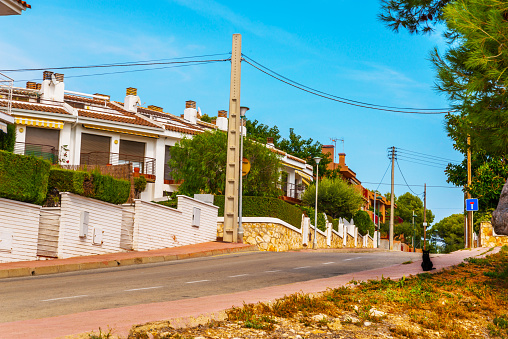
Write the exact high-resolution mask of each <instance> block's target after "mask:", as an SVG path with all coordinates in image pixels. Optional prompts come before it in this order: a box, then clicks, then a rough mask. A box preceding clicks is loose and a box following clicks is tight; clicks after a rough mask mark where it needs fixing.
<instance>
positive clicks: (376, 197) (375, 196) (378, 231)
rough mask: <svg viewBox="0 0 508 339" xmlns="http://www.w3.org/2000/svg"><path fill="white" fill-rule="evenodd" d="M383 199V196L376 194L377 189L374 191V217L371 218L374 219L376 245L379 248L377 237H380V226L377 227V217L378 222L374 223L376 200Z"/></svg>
mask: <svg viewBox="0 0 508 339" xmlns="http://www.w3.org/2000/svg"><path fill="white" fill-rule="evenodd" d="M378 199H379V200H383V196H377V191H374V217H373V218H372V219H374V229H377V247H378V248H379V238H380V237H381V230H380V227H379V223H380V221H379V218H378V219H377V220H378V222H377V224H376V217H377V215H376V200H378Z"/></svg>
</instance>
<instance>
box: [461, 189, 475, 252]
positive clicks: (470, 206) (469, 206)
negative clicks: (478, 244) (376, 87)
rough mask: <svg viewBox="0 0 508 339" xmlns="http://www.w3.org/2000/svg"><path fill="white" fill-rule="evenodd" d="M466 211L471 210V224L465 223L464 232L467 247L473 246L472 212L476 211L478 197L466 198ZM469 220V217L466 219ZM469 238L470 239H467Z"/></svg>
mask: <svg viewBox="0 0 508 339" xmlns="http://www.w3.org/2000/svg"><path fill="white" fill-rule="evenodd" d="M466 211H467V212H471V225H467V227H466V231H467V234H464V236H465V238H466V239H468V241H467V247H469V248H473V247H474V246H473V241H472V239H473V212H476V211H478V199H477V198H473V199H466ZM468 221H469V219H468ZM469 239H471V241H469Z"/></svg>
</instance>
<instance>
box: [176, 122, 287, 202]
mask: <svg viewBox="0 0 508 339" xmlns="http://www.w3.org/2000/svg"><path fill="white" fill-rule="evenodd" d="M226 149H227V134H226V133H224V132H222V131H218V130H217V131H206V132H204V133H202V134H198V135H195V136H194V137H193V138H192V139H188V138H184V139H182V140H180V142H179V143H178V144H176V145H175V146H174V147H171V149H170V154H171V160H170V161H169V167H170V168H171V169H172V172H171V174H172V176H173V178H174V179H175V180H183V183H182V184H181V185H180V187H179V189H178V192H179V193H181V194H185V195H193V194H195V193H210V194H224V188H225V185H226V181H225V180H226V159H227V154H226ZM244 157H246V158H247V159H249V161H250V163H251V169H250V172H249V173H248V174H247V175H246V176H245V177H244V178H243V192H244V194H245V195H252V196H268V197H278V196H279V195H280V194H281V191H280V189H279V188H278V183H279V169H280V167H281V162H280V159H279V158H278V156H277V155H276V154H275V153H273V152H272V151H270V150H269V149H268V148H266V147H265V146H264V145H262V144H259V143H257V142H253V141H252V140H250V139H249V138H246V139H244Z"/></svg>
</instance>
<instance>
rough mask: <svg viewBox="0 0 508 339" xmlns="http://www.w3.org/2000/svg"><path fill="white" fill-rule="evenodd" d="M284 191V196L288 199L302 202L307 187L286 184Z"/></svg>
mask: <svg viewBox="0 0 508 339" xmlns="http://www.w3.org/2000/svg"><path fill="white" fill-rule="evenodd" d="M282 191H284V196H286V197H289V198H293V199H298V200H302V194H303V192H304V191H305V186H304V185H297V184H286V183H284V184H283V187H282Z"/></svg>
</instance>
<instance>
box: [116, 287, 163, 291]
mask: <svg viewBox="0 0 508 339" xmlns="http://www.w3.org/2000/svg"><path fill="white" fill-rule="evenodd" d="M162 287H164V286H153V287H142V288H131V289H130V290H124V292H131V291H142V290H151V289H154V288H162Z"/></svg>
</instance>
